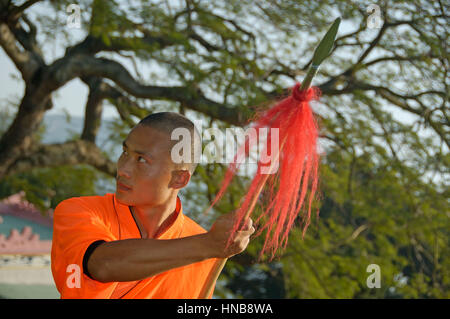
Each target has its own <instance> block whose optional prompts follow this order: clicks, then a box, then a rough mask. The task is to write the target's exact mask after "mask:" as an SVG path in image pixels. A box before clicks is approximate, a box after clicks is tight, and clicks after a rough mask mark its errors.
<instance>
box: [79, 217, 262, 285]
mask: <svg viewBox="0 0 450 319" xmlns="http://www.w3.org/2000/svg"><path fill="white" fill-rule="evenodd" d="M232 221H233V214H227V215H223V216H221V217H219V218H218V219H217V221H216V222H215V223H214V225H213V227H212V228H211V230H210V231H209V232H207V233H204V234H200V235H195V236H189V237H184V238H178V239H167V240H158V239H124V240H117V241H111V242H105V243H102V244H101V245H99V246H98V247H97V248H95V250H94V251H93V252H92V254H91V255H90V257H89V260H88V262H87V268H88V271H89V274H90V275H91V277H92V278H93V279H95V280H97V281H100V282H113V281H135V280H141V279H145V278H147V277H151V276H154V275H156V274H159V273H161V272H164V271H167V270H170V269H173V268H177V267H181V266H186V265H189V264H192V263H195V262H200V261H203V260H205V259H209V258H227V257H231V256H233V255H235V254H238V253H240V252H242V251H244V250H245V248H246V247H247V245H248V243H249V240H250V239H249V238H250V235H251V234H253V232H254V231H255V229H254V228H253V226H252V221H251V219H249V220H248V221H247V224H246V227H245V229H244V230H241V231H239V232H237V233H236V236H235V237H234V238H233V240H232V243H231V244H230V245H229V246H228V247H227V246H226V242H227V240H228V234H229V232H230V230H231V227H232V224H233V223H232Z"/></svg>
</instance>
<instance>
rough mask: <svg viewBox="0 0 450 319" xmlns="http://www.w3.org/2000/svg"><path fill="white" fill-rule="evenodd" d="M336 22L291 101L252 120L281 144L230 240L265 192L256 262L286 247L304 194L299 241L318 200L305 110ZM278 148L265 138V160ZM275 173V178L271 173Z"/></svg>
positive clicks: (212, 277)
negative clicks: (273, 131)
mask: <svg viewBox="0 0 450 319" xmlns="http://www.w3.org/2000/svg"><path fill="white" fill-rule="evenodd" d="M340 22H341V19H340V18H337V19H336V20H335V21H334V22H333V24H332V25H331V27H330V28H329V30H328V31H327V33H326V34H325V36H324V37H323V39H322V40H321V41H320V43H319V45H318V46H317V48H316V50H315V51H314V54H313V58H312V60H311V65H310V67H309V69H308V72H307V74H306V76H305V78H304V80H303V82H302V83H301V84H300V83H296V84H295V86H294V87H293V88H292V94H291V95H290V96H289V97H287V98H285V99H283V100H281V101H279V102H278V103H277V104H276V105H275V106H273V107H272V108H270V109H269V110H265V111H263V112H261V113H259V114H257V116H256V120H254V122H253V125H252V126H253V127H254V128H256V129H260V128H278V129H279V138H280V139H281V143H280V144H279V148H278V151H277V152H276V154H275V156H274V157H273V158H272V160H271V162H270V165H269V166H268V167H267V165H264V164H263V163H261V161H260V162H259V163H258V170H257V173H256V175H255V176H254V178H253V180H252V182H251V184H250V187H249V190H248V192H247V194H246V196H245V197H244V198H243V201H242V204H241V205H240V207H239V208H238V209H237V211H236V215H235V220H234V226H233V229H232V231H231V233H230V236H229V238H230V240H231V238H232V237H233V235H234V234H235V232H236V231H238V230H239V229H242V225H243V223H245V221H246V220H247V219H248V218H249V217H250V216H251V214H252V212H253V210H254V208H255V205H256V203H257V201H258V199H259V198H260V194H261V192H262V190H263V189H264V187H265V186H266V189H267V190H268V196H267V198H268V199H269V204H268V206H267V207H266V208H265V209H263V213H262V214H261V215H260V216H259V217H258V219H257V220H256V224H258V222H260V221H262V220H263V219H265V223H264V224H263V225H261V226H262V227H260V228H259V229H258V232H257V234H256V235H259V234H260V233H261V232H262V231H263V230H267V234H266V239H265V242H264V246H263V249H262V251H261V254H260V257H261V256H262V255H263V254H264V252H266V251H267V250H270V251H271V253H272V258H273V257H274V255H275V253H276V251H277V250H278V248H279V247H280V246H283V248H285V247H286V245H287V239H288V234H289V231H290V229H291V228H292V226H293V224H294V221H295V220H296V218H297V216H298V215H299V213H300V211H301V210H302V209H303V206H304V205H303V204H304V203H305V199H306V195H307V192H308V188H309V206H308V212H307V214H303V216H302V223H303V225H304V228H303V236H304V235H305V232H306V229H307V228H308V226H309V223H310V217H311V204H312V202H313V200H314V199H315V196H316V195H317V189H318V165H319V161H320V159H319V154H318V152H317V139H318V126H317V123H316V121H315V119H314V116H313V113H312V110H311V107H310V105H309V102H310V101H311V100H313V99H318V97H319V95H320V91H319V90H318V89H317V88H315V87H313V88H310V86H311V82H312V79H313V77H314V76H315V75H316V73H317V70H318V68H319V66H320V64H321V63H322V62H323V60H325V58H327V57H328V55H330V53H331V49H332V48H333V45H334V41H335V39H336V34H337V31H338V28H339V24H340ZM269 132H270V130H269ZM277 142H278V140H276V139H275V140H272V136H271V134H269V135H268V138H267V143H266V153H265V154H267V148H268V147H270V146H271V143H277ZM249 143H252V141H249V140H248V139H247V140H246V142H245V143H244V145H243V146H241V147H240V149H239V150H238V154H237V155H236V157H235V161H234V162H233V163H231V164H230V165H229V167H228V170H227V172H226V173H225V178H224V181H223V182H222V186H221V189H220V190H219V192H218V193H217V195H216V197H215V199H214V200H213V202H212V204H211V206H210V208H211V207H213V206H214V205H215V204H216V203H217V202H218V201H219V200H220V198H222V196H223V195H224V193H225V191H226V189H227V187H228V186H229V184H230V182H231V179H232V178H233V176H234V175H235V174H236V172H237V169H238V167H239V164H240V161H238V162H237V161H236V158H242V157H243V156H248V153H247V149H250V147H249V146H251V145H250V144H249ZM275 170H276V172H274V171H275ZM317 214H318V211H317ZM230 240H229V243H230ZM226 261H227V258H223V259H218V260H217V261H216V263H215V265H214V267H213V269H212V270H211V272H210V273H209V275H208V278H207V280H206V282H205V284H204V286H203V288H202V290H201V292H200V295H199V298H208V297H209V296H211V294H212V291H213V289H214V286H215V282H216V281H217V278H218V277H219V275H220V272H221V271H222V269H223V267H224V266H225V263H226Z"/></svg>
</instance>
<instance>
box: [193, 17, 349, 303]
mask: <svg viewBox="0 0 450 319" xmlns="http://www.w3.org/2000/svg"><path fill="white" fill-rule="evenodd" d="M340 23H341V18H337V19H336V20H334V22H333V24H332V25H331V27H330V28H329V29H328V31H327V33H326V34H325V36H324V37H323V39H322V40H321V41H320V43H319V45H318V46H317V48H316V50H315V51H314V55H313V58H312V61H311V66H310V67H309V69H308V73H307V74H306V76H305V78H304V79H303V82H302V85H301V86H300V91H304V90H307V89H308V88H309V87H310V85H311V82H312V79H313V77H314V76H315V75H316V73H317V70H318V68H319V65H320V64H321V63H322V61H323V60H325V58H326V57H327V56H328V55H329V54H330V52H331V49H332V48H333V44H334V40H335V39H336V34H337V31H338V29H339V24H340ZM286 138H287V136H285V137H284V138H283V141H282V142H281V145H280V148H279V151H278V152H277V153H276V156H275V160H274V161H272V162H271V164H270V167H269V172H272V170H273V168H274V165H275V163H277V162H278V159H279V156H280V153H281V151H282V149H283V147H284V144H285V143H286ZM269 175H270V174H265V176H264V178H263V179H262V180H261V182H260V184H259V186H258V189H257V191H256V196H254V197H253V199H252V202H251V203H250V207H249V209H248V210H247V213H246V214H245V217H244V220H247V219H248V218H249V217H250V214H251V212H252V211H253V208H254V207H255V205H256V202H257V200H258V198H259V195H260V194H261V192H262V190H263V188H264V185H265V184H266V182H267V179H268V178H269ZM227 260H228V258H221V259H218V260H217V261H216V263H215V264H214V267H213V268H212V269H211V271H210V273H209V274H208V278H207V279H206V281H205V284H204V285H203V288H202V290H201V292H200V295H199V298H200V299H205V298H208V297H209V296H210V295H211V294H212V292H213V290H214V286H215V283H216V281H217V278H219V275H220V273H221V272H222V269H223V267H224V266H225V264H226V262H227Z"/></svg>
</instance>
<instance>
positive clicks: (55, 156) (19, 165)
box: [7, 140, 116, 177]
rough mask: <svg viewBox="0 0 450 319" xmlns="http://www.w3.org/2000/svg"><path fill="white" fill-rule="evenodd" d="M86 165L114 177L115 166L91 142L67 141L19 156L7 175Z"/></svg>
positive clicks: (39, 147) (35, 149)
mask: <svg viewBox="0 0 450 319" xmlns="http://www.w3.org/2000/svg"><path fill="white" fill-rule="evenodd" d="M77 164H88V165H90V166H92V167H95V168H97V169H98V170H100V171H101V172H104V173H106V174H108V175H110V176H113V177H114V176H116V164H115V163H114V162H112V161H110V160H109V159H107V158H106V157H105V156H104V155H103V154H102V151H101V150H100V149H99V148H98V147H97V146H96V145H95V144H94V143H92V142H89V141H85V140H76V141H69V142H65V143H61V144H50V145H39V146H38V147H36V148H33V149H32V150H30V151H29V152H27V153H26V155H25V156H21V157H19V158H17V159H16V161H15V162H14V163H13V164H12V165H11V166H10V167H9V169H8V172H7V174H8V175H11V174H17V173H20V172H25V171H28V170H30V169H32V168H35V167H55V166H60V165H77Z"/></svg>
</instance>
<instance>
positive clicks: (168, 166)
mask: <svg viewBox="0 0 450 319" xmlns="http://www.w3.org/2000/svg"><path fill="white" fill-rule="evenodd" d="M171 146H172V142H171V141H170V135H169V134H167V133H164V132H160V131H158V130H156V129H154V128H152V127H148V126H143V125H137V126H136V127H135V128H134V129H133V130H132V131H131V132H130V133H129V134H128V137H127V138H126V139H125V141H124V143H123V152H122V154H121V155H120V157H119V160H118V162H117V178H116V196H117V199H118V201H119V202H121V203H122V204H125V205H129V206H156V205H159V204H162V203H164V202H165V201H166V200H167V199H168V198H169V196H170V195H171V193H172V192H173V191H174V188H172V187H171V181H172V178H173V173H174V170H175V165H174V163H173V162H172V160H171V158H170V150H171Z"/></svg>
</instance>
